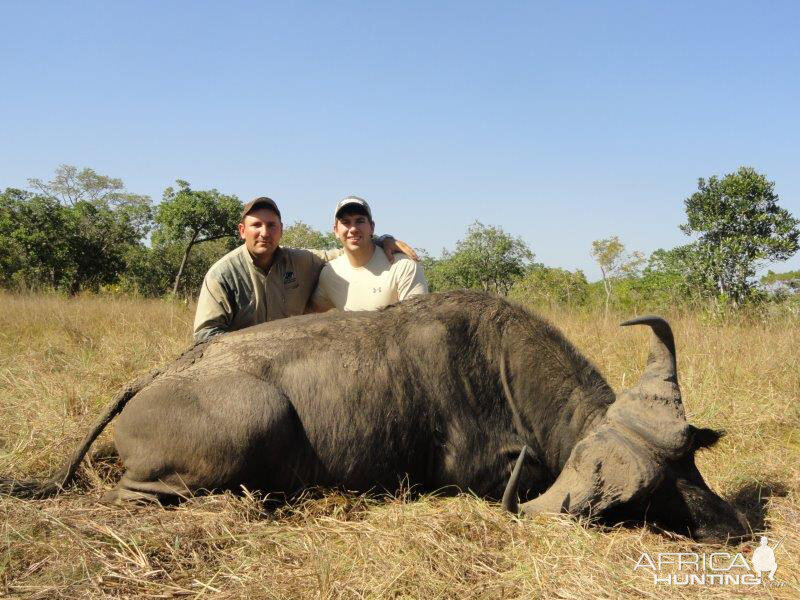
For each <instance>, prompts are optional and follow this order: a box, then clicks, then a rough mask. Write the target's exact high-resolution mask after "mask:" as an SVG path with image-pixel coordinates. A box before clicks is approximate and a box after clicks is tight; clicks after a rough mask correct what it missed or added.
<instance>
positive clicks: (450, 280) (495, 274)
mask: <svg viewBox="0 0 800 600" xmlns="http://www.w3.org/2000/svg"><path fill="white" fill-rule="evenodd" d="M533 257H534V254H533V252H531V250H530V249H529V248H528V246H527V245H526V244H525V242H524V241H522V239H521V238H515V237H512V236H510V235H508V234H507V233H506V232H505V231H503V229H502V228H500V227H494V226H487V225H484V224H482V223H479V222H478V221H475V222H474V223H473V224H472V225H470V226H469V228H468V229H467V236H466V237H465V238H464V239H463V240H459V241H458V242H457V243H456V248H455V251H454V252H452V253H451V252H448V251H447V250H443V251H442V258H440V259H435V260H434V259H430V258H427V259H425V260H424V261H423V264H424V265H425V273H426V276H427V277H428V282H429V283H430V285H431V289H433V290H445V289H453V288H477V289H482V290H486V291H492V292H495V293H498V294H503V295H505V294H508V291H509V290H510V289H511V286H512V285H513V283H514V281H515V280H516V279H517V278H519V277H521V276H522V275H523V274H524V273H525V269H526V268H527V267H528V265H529V264H530V263H531V262H532V261H533Z"/></svg>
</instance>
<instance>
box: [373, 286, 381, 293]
mask: <svg viewBox="0 0 800 600" xmlns="http://www.w3.org/2000/svg"><path fill="white" fill-rule="evenodd" d="M372 293H373V294H380V293H381V288H379V287H376V288H372Z"/></svg>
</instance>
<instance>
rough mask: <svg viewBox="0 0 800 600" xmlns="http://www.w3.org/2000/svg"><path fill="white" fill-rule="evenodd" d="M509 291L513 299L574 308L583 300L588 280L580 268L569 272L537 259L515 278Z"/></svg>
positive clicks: (587, 295)
mask: <svg viewBox="0 0 800 600" xmlns="http://www.w3.org/2000/svg"><path fill="white" fill-rule="evenodd" d="M508 295H509V297H510V298H512V299H514V300H518V301H520V302H524V303H530V304H534V305H537V306H550V307H553V306H566V307H569V308H574V307H577V306H583V305H584V304H586V302H587V300H588V297H589V282H588V281H586V276H585V275H584V274H583V271H581V270H577V271H575V272H572V271H567V270H566V269H559V268H556V267H546V266H544V265H543V264H540V263H537V264H534V265H531V267H530V268H529V269H528V272H527V273H525V275H524V276H523V277H521V278H520V279H518V280H517V281H515V282H514V285H513V286H511V291H509V293H508Z"/></svg>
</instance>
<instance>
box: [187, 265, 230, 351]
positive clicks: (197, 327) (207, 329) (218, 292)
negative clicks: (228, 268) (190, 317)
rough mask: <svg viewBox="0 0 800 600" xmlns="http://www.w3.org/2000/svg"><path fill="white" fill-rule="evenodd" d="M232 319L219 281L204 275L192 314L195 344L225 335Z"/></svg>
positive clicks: (228, 304) (226, 298) (225, 295)
mask: <svg viewBox="0 0 800 600" xmlns="http://www.w3.org/2000/svg"><path fill="white" fill-rule="evenodd" d="M232 319H233V307H231V305H230V303H229V302H228V295H227V294H226V293H225V290H224V288H223V287H222V285H221V284H220V282H219V281H217V280H216V279H214V278H212V277H209V276H208V274H206V276H205V278H204V279H203V286H202V287H201V288H200V297H199V298H198V299H197V311H196V312H195V314H194V341H195V343H198V342H203V341H205V340H207V339H208V338H210V337H213V336H215V335H219V334H220V333H225V332H226V331H228V330H229V329H230V326H231V321H232Z"/></svg>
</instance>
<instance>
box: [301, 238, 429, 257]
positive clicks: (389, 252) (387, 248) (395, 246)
mask: <svg viewBox="0 0 800 600" xmlns="http://www.w3.org/2000/svg"><path fill="white" fill-rule="evenodd" d="M372 241H373V242H375V245H376V246H380V247H381V248H383V251H384V253H385V254H386V258H387V259H388V260H389V262H390V263H393V262H394V255H395V254H405V255H406V256H408V258H410V259H412V260H415V261H419V256H418V255H417V253H416V252H415V251H414V249H413V248H412V247H411V246H409V245H408V244H406V243H405V242H404V241H402V240H396V239H394V237H393V236H391V235H389V234H384V235H381V236H379V237H376V238H373V240H372ZM303 250H307V251H308V252H311V254H313V255H314V256H316V257H317V258H320V259H322V260H324V261H325V262H330V261H332V260H333V259H334V258H339V257H340V256H341V255H342V254H343V253H344V250H342V249H341V248H332V249H330V250H317V249H316V248H303Z"/></svg>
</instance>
